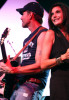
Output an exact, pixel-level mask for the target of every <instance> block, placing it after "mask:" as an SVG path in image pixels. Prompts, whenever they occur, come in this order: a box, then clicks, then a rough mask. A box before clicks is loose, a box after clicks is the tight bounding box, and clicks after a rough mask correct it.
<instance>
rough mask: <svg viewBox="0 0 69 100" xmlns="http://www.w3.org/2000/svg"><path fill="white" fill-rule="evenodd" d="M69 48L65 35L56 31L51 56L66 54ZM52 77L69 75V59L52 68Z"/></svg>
mask: <svg viewBox="0 0 69 100" xmlns="http://www.w3.org/2000/svg"><path fill="white" fill-rule="evenodd" d="M68 48H69V42H68V41H67V40H66V38H65V37H64V35H63V34H62V33H61V32H60V33H59V34H57V33H55V42H54V44H53V47H52V51H51V55H50V58H57V57H60V56H61V55H62V54H64V53H65V52H66V51H67V49H68ZM51 73H52V75H51V76H52V77H69V60H65V61H63V63H61V64H60V65H57V66H55V67H53V68H52V69H51Z"/></svg>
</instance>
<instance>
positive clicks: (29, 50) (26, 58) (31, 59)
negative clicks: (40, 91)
mask: <svg viewBox="0 0 69 100" xmlns="http://www.w3.org/2000/svg"><path fill="white" fill-rule="evenodd" d="M40 27H42V26H40ZM40 27H38V28H37V29H36V30H35V31H34V32H33V33H31V34H30V35H29V36H28V37H27V38H26V39H25V40H24V43H23V45H25V44H26V42H28V41H29V40H30V38H31V37H32V36H33V35H34V34H35V33H36V32H37V31H38V29H39V28H40ZM44 31H47V29H42V30H40V31H39V33H38V34H37V35H36V36H35V38H34V39H33V40H32V41H31V42H30V43H29V45H28V46H27V47H26V49H25V50H24V51H23V61H22V63H21V66H26V65H30V64H34V63H35V53H36V48H37V38H38V36H39V35H40V34H41V32H44ZM38 60H39V59H38ZM48 74H49V70H48V71H43V72H42V73H37V74H32V75H23V74H20V75H18V79H19V80H23V81H26V80H27V79H29V78H37V79H39V80H41V81H42V87H45V85H46V81H47V77H48Z"/></svg>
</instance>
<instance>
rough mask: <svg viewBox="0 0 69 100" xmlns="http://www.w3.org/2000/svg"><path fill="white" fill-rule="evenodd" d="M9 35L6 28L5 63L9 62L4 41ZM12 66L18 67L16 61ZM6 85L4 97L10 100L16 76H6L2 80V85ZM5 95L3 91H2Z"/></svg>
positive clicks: (4, 35) (2, 42)
mask: <svg viewBox="0 0 69 100" xmlns="http://www.w3.org/2000/svg"><path fill="white" fill-rule="evenodd" d="M8 33H9V28H6V29H5V30H4V32H3V34H2V36H1V41H0V45H1V51H2V56H3V62H4V63H6V61H7V56H6V50H5V45H4V40H5V38H6V37H7V35H8ZM11 65H12V66H15V67H16V66H18V63H17V62H16V61H11ZM3 83H5V86H4V87H3V88H2V89H3V90H4V97H5V98H8V99H9V98H10V96H11V94H12V91H13V86H14V84H15V74H13V75H12V74H5V76H4V78H3V79H2V84H3ZM2 93H3V91H2Z"/></svg>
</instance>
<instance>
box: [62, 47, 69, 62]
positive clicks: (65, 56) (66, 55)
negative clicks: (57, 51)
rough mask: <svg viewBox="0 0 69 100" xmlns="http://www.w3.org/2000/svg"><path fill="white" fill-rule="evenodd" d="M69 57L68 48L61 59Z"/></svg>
mask: <svg viewBox="0 0 69 100" xmlns="http://www.w3.org/2000/svg"><path fill="white" fill-rule="evenodd" d="M66 59H69V48H68V49H67V51H66V53H65V54H63V55H61V60H62V61H63V60H66Z"/></svg>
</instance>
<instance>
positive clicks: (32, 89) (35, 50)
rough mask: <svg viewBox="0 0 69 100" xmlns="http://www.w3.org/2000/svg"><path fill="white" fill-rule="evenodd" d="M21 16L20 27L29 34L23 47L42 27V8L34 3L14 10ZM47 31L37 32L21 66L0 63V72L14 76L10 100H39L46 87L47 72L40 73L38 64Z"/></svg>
mask: <svg viewBox="0 0 69 100" xmlns="http://www.w3.org/2000/svg"><path fill="white" fill-rule="evenodd" d="M16 10H17V11H18V12H19V13H20V14H21V15H22V16H21V20H22V27H23V28H28V29H29V30H30V31H31V34H30V35H29V36H28V37H27V38H26V39H25V40H24V43H23V45H25V44H26V43H27V42H28V41H29V40H30V39H31V38H32V37H33V35H34V34H35V33H36V32H38V31H39V29H40V28H41V27H42V26H41V24H42V17H43V13H44V11H43V8H42V7H41V6H40V4H38V3H36V2H30V3H28V4H27V5H25V6H24V7H23V8H20V9H16ZM46 31H47V29H46V28H44V29H42V30H40V31H39V32H38V34H37V35H36V36H35V38H34V39H33V40H32V41H31V42H30V43H29V45H28V46H27V47H26V48H25V50H24V51H23V60H22V63H21V65H19V66H17V67H12V66H11V64H10V60H9V57H8V60H7V62H6V64H4V63H2V62H1V63H0V68H1V70H4V71H5V72H6V73H12V74H16V79H17V83H16V85H15V88H14V90H13V93H12V96H11V98H10V100H40V99H41V96H42V92H43V89H44V87H45V85H46V81H47V77H48V73H49V71H48V70H47V71H43V72H41V69H40V62H41V53H42V45H43V40H44V37H45V34H46Z"/></svg>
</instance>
